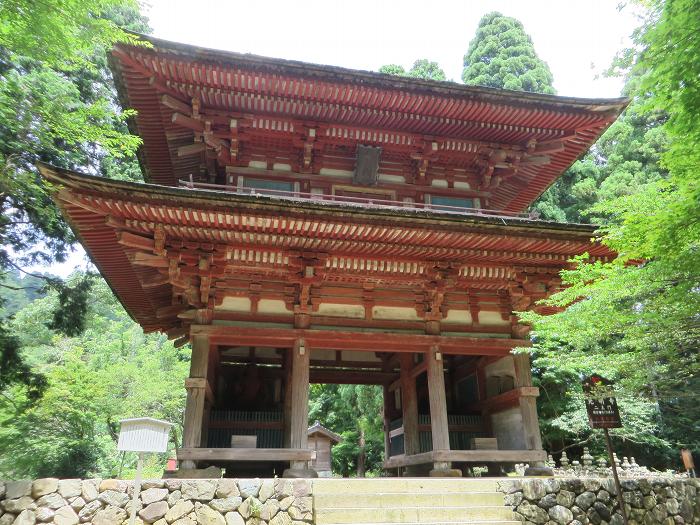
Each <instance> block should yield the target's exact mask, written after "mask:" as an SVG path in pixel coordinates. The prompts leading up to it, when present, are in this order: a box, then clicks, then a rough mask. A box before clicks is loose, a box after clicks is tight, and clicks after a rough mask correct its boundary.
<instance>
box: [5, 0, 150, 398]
mask: <svg viewBox="0 0 700 525" xmlns="http://www.w3.org/2000/svg"><path fill="white" fill-rule="evenodd" d="M124 27H128V28H129V29H136V30H143V29H147V26H146V25H145V22H144V20H143V18H142V17H141V16H140V15H139V14H138V4H137V2H136V1H135V0H90V1H82V0H62V1H61V2H58V3H56V2H38V3H37V2H34V1H31V0H9V1H6V2H2V3H1V4H0V273H6V272H8V271H15V270H21V268H22V267H23V266H25V265H27V264H35V263H50V262H54V261H57V262H62V261H64V260H65V258H66V256H67V253H68V252H69V250H70V249H71V246H72V243H73V242H74V238H73V235H72V233H71V231H70V229H69V228H68V226H67V225H66V223H65V222H64V221H63V220H62V218H61V216H60V214H59V213H58V211H57V209H56V208H55V207H54V206H53V203H52V202H51V199H50V197H49V194H48V192H47V191H46V187H45V185H44V184H43V183H42V181H41V178H40V177H39V176H38V173H37V171H36V168H35V164H36V162H37V161H39V160H41V161H46V162H49V163H52V164H55V165H58V166H61V167H64V168H73V169H75V168H80V169H83V170H92V171H95V172H99V173H103V174H106V175H116V174H121V175H122V176H125V175H127V174H133V173H134V165H135V163H134V160H133V154H134V152H135V149H136V147H137V146H138V144H139V143H140V140H139V139H138V137H135V136H132V135H130V134H129V133H128V131H127V129H126V125H125V122H124V119H125V118H126V117H127V116H128V115H130V114H131V113H130V112H121V111H119V110H118V106H117V105H116V97H115V96H114V94H113V93H114V92H113V89H112V87H111V77H110V75H109V73H108V70H107V67H106V64H107V62H106V50H107V49H109V48H111V47H112V45H113V44H114V43H116V42H133V41H134V38H135V37H134V36H133V35H132V34H130V33H128V32H126V31H124ZM90 279H91V278H90V276H86V279H83V280H81V281H75V282H74V286H68V285H66V284H65V283H63V282H62V281H61V280H60V279H56V278H44V280H45V284H46V285H48V286H50V287H52V288H54V289H55V290H57V291H58V292H59V297H60V299H61V301H60V308H58V309H57V310H56V311H55V312H54V313H53V314H52V315H51V316H50V317H49V318H52V319H53V320H52V324H53V325H54V326H55V327H57V328H61V329H63V330H66V331H68V333H75V332H76V331H79V330H80V329H81V328H82V316H83V314H84V312H85V302H86V297H87V293H88V290H89V285H90V282H91V281H90ZM0 333H2V337H0V343H2V345H1V346H0V362H2V364H3V366H2V368H0V385H2V384H5V383H7V382H9V381H16V380H27V381H31V380H35V379H38V377H39V376H37V375H36V374H28V373H25V372H26V370H25V368H24V367H23V365H22V363H21V360H20V359H19V352H18V351H17V344H16V343H17V342H16V341H15V340H14V339H13V337H12V336H11V335H10V334H9V333H8V331H7V328H6V326H2V325H0ZM39 386H40V383H39V382H37V383H36V385H35V387H36V388H35V391H36V392H37V394H38V393H39V391H40V388H39Z"/></svg>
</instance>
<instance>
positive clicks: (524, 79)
mask: <svg viewBox="0 0 700 525" xmlns="http://www.w3.org/2000/svg"><path fill="white" fill-rule="evenodd" d="M645 7H646V9H647V11H646V17H645V19H644V20H643V21H642V23H641V25H640V27H639V29H638V30H637V31H636V32H635V34H634V35H633V39H634V47H633V48H632V49H623V50H620V53H619V55H618V59H617V60H616V62H615V63H614V64H613V65H612V66H611V74H618V75H623V76H625V77H626V79H627V83H626V87H625V92H624V94H625V95H626V96H628V97H629V98H630V100H631V102H630V105H629V107H628V108H627V110H626V111H625V113H624V114H623V115H622V116H621V117H620V119H619V120H618V121H617V122H616V123H615V124H613V125H612V126H611V127H610V128H609V129H608V131H607V132H606V133H605V134H604V135H603V136H602V137H601V139H600V140H599V141H598V142H597V143H596V144H595V145H594V147H593V148H592V149H591V150H590V152H588V153H587V154H586V155H585V156H583V157H582V158H581V159H579V160H578V161H577V162H576V163H574V165H573V166H572V167H571V168H570V169H569V170H567V172H566V173H565V174H564V176H563V177H562V178H561V179H560V180H559V181H558V182H556V183H555V184H554V185H553V186H552V187H551V188H550V189H549V190H548V191H547V192H546V193H545V194H544V195H543V196H542V197H541V198H540V199H539V200H538V201H537V202H536V203H535V204H534V205H533V209H532V211H533V212H534V213H536V214H538V215H539V216H540V217H541V218H543V219H550V220H557V221H562V222H592V223H595V224H599V225H600V230H599V232H600V236H601V238H602V240H603V242H605V243H607V244H609V245H610V246H611V247H612V248H614V249H615V250H616V251H617V252H618V253H619V256H618V258H617V259H616V260H615V261H612V262H610V263H605V264H603V263H595V262H589V261H587V260H586V258H585V257H581V258H580V259H579V260H578V261H577V267H576V269H574V270H570V271H567V272H564V275H563V277H564V279H565V281H566V282H567V283H568V284H570V287H569V288H568V289H567V290H565V291H564V292H561V293H559V294H557V295H556V296H555V297H553V298H552V299H551V300H550V303H551V304H554V305H557V306H568V307H569V308H568V309H566V310H565V311H564V312H563V313H560V314H556V315H554V316H549V317H547V318H542V317H539V316H537V315H534V314H525V315H523V319H524V320H525V321H527V322H529V323H531V324H532V325H533V328H534V329H533V332H532V339H533V342H534V346H533V348H532V349H531V351H532V352H533V355H532V362H533V372H534V375H535V379H536V382H537V386H539V387H540V390H541V397H540V398H539V402H538V410H539V413H540V417H541V427H542V433H543V440H544V443H545V448H546V449H547V450H549V451H550V452H552V453H554V454H555V456H557V455H558V454H560V453H561V452H562V451H563V450H567V452H569V453H570V454H573V455H574V456H576V455H577V454H580V452H581V448H582V447H583V446H588V447H590V448H591V450H592V451H593V453H594V455H598V454H602V452H603V448H602V447H603V445H602V443H601V441H600V436H599V435H597V433H595V432H592V431H591V430H590V429H589V428H588V425H587V420H586V416H585V411H584V409H583V403H582V394H581V391H580V378H581V375H582V374H588V373H592V372H597V373H600V374H603V375H605V376H608V377H610V378H611V379H614V380H616V381H617V384H618V395H619V399H620V406H621V410H622V414H623V418H624V421H625V426H624V427H623V428H622V429H619V430H617V431H616V432H615V436H616V440H615V441H616V446H617V451H618V454H619V455H620V456H622V455H628V456H629V455H632V456H635V457H636V458H637V460H638V461H639V462H640V463H644V464H646V465H649V466H652V467H655V468H659V469H666V468H672V467H678V465H679V461H678V450H679V448H680V447H688V448H691V449H693V450H695V451H696V452H698V451H700V403H699V402H698V400H699V398H700V388H699V387H700V378H699V376H698V351H697V348H698V340H699V337H698V336H699V333H698V328H699V326H700V322H699V319H698V312H699V311H700V308H699V307H700V304H698V303H699V297H698V290H700V257H699V256H698V250H700V204H699V203H700V189H699V187H698V186H699V184H698V181H699V179H700V124H698V122H697V119H696V118H695V117H694V116H695V115H697V114H700V83H699V82H698V81H697V79H698V78H700V70H699V69H700V20H697V19H693V18H688V17H687V16H685V15H686V14H687V13H693V12H700V2H698V1H697V0H666V1H665V2H664V1H661V0H655V1H652V2H646V3H645ZM124 29H129V30H133V31H138V32H143V33H148V32H149V28H148V23H147V20H146V19H145V18H144V17H143V16H141V15H140V13H139V6H138V4H137V3H136V2H135V1H133V0H89V1H84V0H62V1H61V2H57V3H56V4H55V5H53V6H52V5H49V4H44V3H34V2H31V1H30V0H8V1H6V2H3V3H2V4H0V177H1V178H0V208H1V209H2V217H0V272H2V281H0V298H1V299H2V306H1V311H0V319H1V323H0V477H11V478H19V477H42V476H60V477H81V476H82V477H85V476H92V475H99V476H111V475H117V474H118V473H119V472H122V474H126V475H128V474H129V472H130V469H131V468H133V465H132V463H131V461H132V459H131V458H126V461H125V458H124V457H122V456H121V455H120V454H118V453H117V451H116V437H117V433H118V421H119V419H121V418H124V417H131V416H140V415H149V416H152V417H158V418H162V419H167V420H169V421H171V422H174V423H176V427H175V430H174V432H173V434H172V436H171V437H172V444H173V446H175V444H176V443H178V442H179V439H180V428H181V423H182V418H183V410H184V394H185V392H184V389H183V388H182V384H183V381H184V378H185V377H186V375H187V371H188V368H189V349H188V348H187V347H183V348H179V349H178V348H174V347H173V345H172V343H171V342H169V341H167V338H166V337H165V336H163V335H158V334H149V335H144V334H143V332H142V331H141V329H140V328H139V327H138V325H136V324H135V323H134V322H133V321H131V319H129V317H128V315H127V314H126V313H125V312H124V310H123V308H122V307H121V306H120V305H119V303H118V302H117V301H116V300H115V298H114V296H113V295H112V293H111V291H110V290H109V288H108V287H107V286H106V284H105V283H104V281H103V280H102V279H101V278H100V277H99V276H97V275H93V274H85V273H82V274H80V273H76V274H74V275H72V276H71V277H70V278H69V279H67V280H66V281H62V280H61V279H58V278H56V277H55V276H50V275H43V274H27V273H26V272H25V271H24V270H23V268H26V267H27V266H29V265H31V264H36V263H44V264H49V263H51V262H55V261H61V260H64V259H65V257H66V255H67V254H68V252H69V250H70V247H71V245H72V244H73V243H74V242H75V239H74V238H73V236H72V234H71V232H70V230H69V228H68V227H67V225H66V224H65V223H64V222H63V221H62V220H61V218H60V216H59V215H58V213H57V211H56V209H55V207H54V206H53V205H52V203H51V201H50V199H49V197H48V195H47V193H46V188H45V187H43V185H42V183H41V181H40V179H39V177H38V176H37V174H36V171H35V168H34V164H35V162H36V161H37V160H42V161H45V162H50V163H52V164H55V165H57V166H61V167H65V168H69V169H77V170H80V171H88V172H91V173H99V174H101V175H103V176H105V177H112V178H121V179H130V180H141V179H142V175H141V173H140V170H139V168H138V165H137V163H136V161H135V159H134V152H135V150H136V148H137V147H138V145H139V139H138V138H137V137H133V136H130V135H129V134H128V132H127V129H126V124H125V119H126V118H128V117H129V116H130V112H129V110H128V108H125V109H120V108H119V106H118V103H117V101H116V95H115V93H114V89H113V85H112V80H111V75H110V73H109V70H108V68H107V60H106V51H107V50H108V49H110V47H111V46H112V45H113V44H114V43H115V42H118V41H131V40H133V36H132V35H131V33H128V32H125V31H124ZM381 71H382V72H385V73H388V74H396V75H407V76H414V77H420V78H429V79H433V80H445V74H444V72H443V71H442V70H441V69H440V67H439V66H438V64H436V63H434V62H430V61H428V60H425V59H420V60H417V61H416V62H415V64H414V65H413V66H412V67H411V68H410V69H408V70H406V69H404V68H403V67H402V66H400V65H396V64H392V65H387V66H384V67H382V68H381ZM462 81H463V82H464V83H465V84H475V85H485V86H491V87H499V88H506V89H514V90H523V91H534V92H542V93H554V89H553V87H552V75H551V72H550V71H549V68H548V67H547V65H546V64H545V63H544V62H543V61H541V60H540V59H539V58H538V57H537V54H536V51H535V49H534V47H533V45H532V41H531V39H530V38H529V37H528V36H527V34H526V32H525V30H524V28H523V27H522V25H521V24H520V23H519V22H518V21H517V20H515V19H512V18H509V17H505V16H503V15H500V14H499V13H489V14H487V15H485V16H484V17H483V19H482V20H481V22H480V24H479V27H478V29H477V33H476V35H475V37H474V39H473V40H472V42H471V44H470V46H469V49H468V50H467V51H466V54H465V56H464V73H463V77H462ZM381 406H382V402H381V391H380V390H379V389H376V388H374V387H367V386H349V385H342V386H339V385H312V387H311V401H310V420H311V421H313V420H315V419H319V420H320V421H321V422H322V423H323V424H325V425H326V426H328V427H329V428H331V429H332V430H334V431H336V432H338V433H340V434H341V435H342V436H343V442H342V443H341V444H339V445H337V446H336V447H335V449H334V460H333V461H334V464H333V468H334V471H335V472H336V473H338V474H343V475H363V474H365V473H369V474H377V473H378V472H379V470H380V465H381V459H382V453H383V437H382V416H381ZM165 459H166V457H165V456H163V457H153V458H152V460H151V464H150V465H149V469H150V472H151V473H152V474H154V475H159V474H160V472H161V471H162V468H163V466H164V461H165Z"/></svg>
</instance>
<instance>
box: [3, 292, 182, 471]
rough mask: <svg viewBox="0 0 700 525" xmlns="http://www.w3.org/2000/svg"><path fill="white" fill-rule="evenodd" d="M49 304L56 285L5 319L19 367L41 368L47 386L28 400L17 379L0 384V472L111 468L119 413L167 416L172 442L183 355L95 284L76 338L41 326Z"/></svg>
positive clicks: (54, 297)
mask: <svg viewBox="0 0 700 525" xmlns="http://www.w3.org/2000/svg"><path fill="white" fill-rule="evenodd" d="M57 301H58V297H57V294H56V293H55V292H51V293H49V295H47V296H46V297H44V298H40V299H37V300H35V301H34V302H32V303H31V304H29V305H27V306H26V307H24V308H23V309H22V310H20V311H19V312H17V315H16V316H15V319H14V320H13V321H12V323H11V325H10V329H11V332H10V335H12V336H13V337H15V338H16V339H18V340H20V339H21V341H22V347H23V357H24V366H26V367H27V368H28V369H29V370H33V371H40V372H42V373H43V377H45V381H46V383H47V385H46V389H45V392H44V395H43V397H42V398H41V401H40V402H36V403H33V402H32V399H30V395H31V391H29V390H28V389H27V388H26V387H25V386H24V385H23V384H22V383H23V382H21V381H15V382H12V383H11V384H0V476H2V477H6V476H9V477H43V476H60V477H82V476H91V475H101V476H110V475H115V474H116V473H117V471H118V468H119V464H120V457H119V454H118V452H117V451H116V439H117V436H118V431H119V427H118V422H119V420H120V419H123V418H126V417H135V416H144V415H148V416H152V417H157V418H162V419H165V420H168V421H170V422H172V423H175V425H176V426H175V428H174V430H173V432H172V434H171V438H172V439H173V443H175V441H176V440H178V439H179V435H180V428H181V424H182V417H183V409H184V396H185V393H184V390H183V388H182V384H183V381H184V378H185V377H186V376H187V371H188V368H189V352H188V351H187V350H185V349H183V350H179V349H176V348H174V347H173V346H172V343H170V342H168V341H167V339H166V338H165V336H163V335H155V334H154V335H144V334H143V331H142V330H141V329H140V328H139V327H138V325H136V324H135V323H134V322H133V321H131V320H130V319H129V318H128V316H127V314H126V312H124V310H123V309H122V308H121V306H120V305H119V304H118V303H117V302H116V301H115V299H114V297H113V296H112V294H111V292H110V290H109V289H108V287H107V286H106V284H105V283H104V282H103V281H98V282H97V283H96V284H95V285H94V287H93V289H92V292H91V294H90V300H89V309H88V315H87V318H86V319H87V321H86V327H85V330H84V332H83V333H82V334H81V335H79V336H76V337H66V336H64V335H60V334H59V333H57V332H55V331H51V330H49V329H47V328H46V327H45V326H44V325H43V324H42V323H41V321H40V319H41V318H43V317H45V316H46V315H47V313H49V312H51V311H52V310H53V309H54V307H55V305H56V303H57ZM38 320H39V321H38ZM37 323H38V324H39V327H40V329H39V330H36V328H37ZM163 460H164V458H160V464H159V465H158V466H159V467H160V469H161V470H162V468H163V462H164V461H163Z"/></svg>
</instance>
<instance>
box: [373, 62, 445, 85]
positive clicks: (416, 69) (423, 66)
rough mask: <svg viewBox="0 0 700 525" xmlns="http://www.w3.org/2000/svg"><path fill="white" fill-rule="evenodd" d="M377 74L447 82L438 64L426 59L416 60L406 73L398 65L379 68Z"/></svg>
mask: <svg viewBox="0 0 700 525" xmlns="http://www.w3.org/2000/svg"><path fill="white" fill-rule="evenodd" d="M379 72H380V73H386V74H388V75H397V76H400V77H411V78H422V79H423V80H447V76H446V75H445V72H444V71H443V70H442V69H441V68H440V66H439V65H438V63H437V62H432V61H430V60H428V59H427V58H421V59H419V60H416V61H415V62H414V63H413V66H412V67H411V69H409V70H408V71H406V70H405V69H404V67H403V66H400V65H398V64H387V65H385V66H382V67H380V68H379Z"/></svg>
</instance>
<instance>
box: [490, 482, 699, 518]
mask: <svg viewBox="0 0 700 525" xmlns="http://www.w3.org/2000/svg"><path fill="white" fill-rule="evenodd" d="M620 483H621V485H622V497H623V498H624V501H625V507H626V510H627V516H628V518H629V523H630V525H676V524H677V525H683V524H691V523H700V480H698V479H687V478H686V479H678V478H671V477H668V478H662V477H659V478H640V479H624V480H621V482H620ZM499 489H500V490H501V491H502V492H504V493H505V501H506V504H507V505H510V506H511V507H513V510H514V511H515V515H516V516H517V518H519V519H520V520H521V521H522V522H523V523H528V524H529V523H535V524H547V525H586V524H589V523H590V524H593V525H607V524H609V525H622V515H621V514H620V512H619V510H615V509H617V491H616V490H615V483H614V481H613V479H612V478H605V479H596V478H576V479H574V478H570V479H559V478H548V479H522V480H518V479H515V480H512V481H511V480H508V481H501V482H499Z"/></svg>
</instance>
